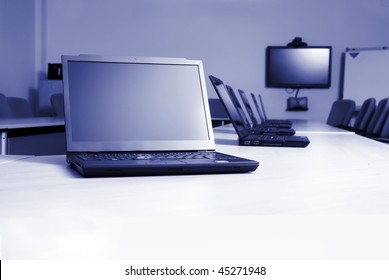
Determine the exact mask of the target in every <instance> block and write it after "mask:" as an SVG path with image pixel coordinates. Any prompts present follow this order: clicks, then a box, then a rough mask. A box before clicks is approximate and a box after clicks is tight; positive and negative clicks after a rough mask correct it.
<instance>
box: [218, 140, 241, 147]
mask: <svg viewBox="0 0 389 280" xmlns="http://www.w3.org/2000/svg"><path fill="white" fill-rule="evenodd" d="M215 143H216V144H217V145H233V146H237V145H238V139H215Z"/></svg>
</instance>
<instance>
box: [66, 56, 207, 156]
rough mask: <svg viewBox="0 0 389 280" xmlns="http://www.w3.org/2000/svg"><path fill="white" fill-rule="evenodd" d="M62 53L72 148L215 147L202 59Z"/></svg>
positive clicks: (67, 122) (70, 145)
mask: <svg viewBox="0 0 389 280" xmlns="http://www.w3.org/2000/svg"><path fill="white" fill-rule="evenodd" d="M80 58H82V57H81V56H80V57H67V56H65V57H63V64H65V65H64V66H63V67H64V89H65V90H64V91H65V117H66V125H67V128H66V129H67V137H68V138H69V139H68V141H67V142H68V150H71V151H121V150H176V149H183V150H192V149H193V150H199V149H213V148H214V146H213V145H214V144H213V135H212V127H211V126H210V121H209V107H208V99H207V94H206V90H205V84H204V82H203V80H204V75H203V70H202V64H201V62H200V61H189V60H184V59H183V60H182V61H179V60H163V59H151V58H144V59H128V58H126V59H125V60H123V59H113V60H109V59H107V58H103V59H80Z"/></svg>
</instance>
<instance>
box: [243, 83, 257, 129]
mask: <svg viewBox="0 0 389 280" xmlns="http://www.w3.org/2000/svg"><path fill="white" fill-rule="evenodd" d="M238 92H239V95H240V97H241V98H242V102H243V104H244V106H245V108H246V110H247V113H248V114H249V117H250V119H251V122H252V123H253V125H254V126H255V125H258V121H257V119H256V118H255V115H254V111H253V109H252V108H251V105H250V102H249V99H248V98H247V95H246V93H245V92H244V91H243V90H241V89H238Z"/></svg>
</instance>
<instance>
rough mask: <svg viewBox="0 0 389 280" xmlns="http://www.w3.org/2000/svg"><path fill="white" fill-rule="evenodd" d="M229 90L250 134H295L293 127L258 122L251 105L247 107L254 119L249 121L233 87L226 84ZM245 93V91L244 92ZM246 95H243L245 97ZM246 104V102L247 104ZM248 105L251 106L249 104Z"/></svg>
mask: <svg viewBox="0 0 389 280" xmlns="http://www.w3.org/2000/svg"><path fill="white" fill-rule="evenodd" d="M225 87H226V89H227V92H228V94H229V97H230V98H231V100H232V103H233V104H234V106H235V108H236V109H237V111H238V113H239V115H240V117H241V121H242V122H243V125H244V126H245V127H246V128H249V129H250V134H258V135H265V134H266V135H289V136H290V135H294V134H295V133H296V131H295V130H294V129H292V128H289V127H287V128H282V127H281V128H280V127H276V126H268V125H266V124H263V123H262V122H261V123H258V122H257V121H256V119H255V116H254V112H253V111H252V110H251V108H250V107H248V108H246V109H247V111H249V115H250V118H251V119H252V123H250V122H249V120H248V117H247V116H246V113H245V112H244V110H243V108H242V106H241V104H240V102H239V100H238V98H237V96H236V94H235V92H234V90H233V88H232V87H231V86H229V85H225ZM243 94H244V93H243ZM244 97H245V96H243V98H244ZM242 101H243V102H248V100H247V98H246V100H242ZM245 105H246V104H245ZM248 106H250V105H249V104H248Z"/></svg>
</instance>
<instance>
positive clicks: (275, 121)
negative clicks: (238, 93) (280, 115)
mask: <svg viewBox="0 0 389 280" xmlns="http://www.w3.org/2000/svg"><path fill="white" fill-rule="evenodd" d="M251 98H252V99H253V102H254V106H255V108H256V110H257V111H258V115H259V117H260V118H261V120H262V123H267V124H272V125H279V126H286V127H292V126H293V121H292V120H287V119H268V117H267V115H266V111H265V105H263V100H262V96H261V95H260V94H259V93H258V101H257V99H256V98H255V95H254V93H251ZM258 103H259V104H258Z"/></svg>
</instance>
